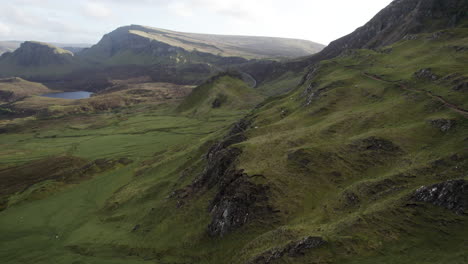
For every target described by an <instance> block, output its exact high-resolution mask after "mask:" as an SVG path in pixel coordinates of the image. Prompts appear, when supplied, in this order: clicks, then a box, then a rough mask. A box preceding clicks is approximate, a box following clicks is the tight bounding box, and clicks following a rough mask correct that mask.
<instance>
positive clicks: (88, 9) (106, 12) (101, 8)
mask: <svg viewBox="0 0 468 264" xmlns="http://www.w3.org/2000/svg"><path fill="white" fill-rule="evenodd" d="M84 13H85V14H86V15H87V16H90V17H94V18H106V17H110V16H111V15H112V10H111V9H110V8H108V7H106V6H105V5H104V4H102V3H99V2H87V3H85V4H84Z"/></svg>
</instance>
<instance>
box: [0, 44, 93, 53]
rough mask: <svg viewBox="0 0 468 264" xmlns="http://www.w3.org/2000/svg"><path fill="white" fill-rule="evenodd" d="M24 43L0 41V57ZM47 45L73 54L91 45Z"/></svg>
mask: <svg viewBox="0 0 468 264" xmlns="http://www.w3.org/2000/svg"><path fill="white" fill-rule="evenodd" d="M23 42H24V41H16V40H11V41H0V55H2V54H3V53H5V52H13V51H15V50H16V49H17V48H19V47H20V46H21V43H23ZM48 44H50V45H53V46H56V47H59V48H62V49H64V50H68V51H71V52H73V53H78V52H80V51H82V50H83V49H85V48H89V47H91V44H72V43H56V42H48Z"/></svg>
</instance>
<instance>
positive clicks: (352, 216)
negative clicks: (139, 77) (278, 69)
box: [0, 28, 468, 264]
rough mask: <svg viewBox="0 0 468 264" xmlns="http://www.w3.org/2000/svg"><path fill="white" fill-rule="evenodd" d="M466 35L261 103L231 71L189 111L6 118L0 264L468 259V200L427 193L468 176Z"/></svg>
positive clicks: (359, 61)
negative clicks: (424, 196)
mask: <svg viewBox="0 0 468 264" xmlns="http://www.w3.org/2000/svg"><path fill="white" fill-rule="evenodd" d="M467 36H468V31H467V29H466V28H454V29H450V30H445V31H440V32H437V33H434V34H421V35H417V36H411V37H408V38H406V39H404V40H402V41H400V42H397V43H395V44H393V45H392V46H388V47H385V48H382V49H380V50H375V51H372V50H352V51H349V52H348V53H346V54H343V55H342V56H340V57H338V58H336V59H332V60H328V61H322V62H321V63H320V64H317V65H312V66H311V67H310V68H308V69H307V76H306V78H303V79H302V80H303V82H302V84H301V85H300V86H297V84H293V83H296V82H295V81H296V80H297V81H298V82H299V81H300V80H301V79H300V78H298V76H295V75H294V76H292V75H291V76H284V84H283V85H280V84H276V87H273V88H274V90H275V91H281V90H283V89H284V90H287V89H289V87H290V86H295V89H293V90H292V91H291V92H289V93H287V94H283V95H279V96H276V97H272V98H269V99H267V100H265V101H264V102H263V103H261V104H260V105H258V106H256V107H255V108H254V105H255V104H256V101H257V99H261V97H257V95H256V91H255V90H253V89H252V88H250V87H249V86H247V85H246V84H245V83H243V82H242V81H241V80H240V79H237V78H235V77H233V76H229V75H222V76H218V77H216V78H213V79H212V80H211V81H209V82H207V83H205V84H203V85H201V86H199V87H197V88H195V89H194V90H193V92H192V93H191V94H190V95H188V96H187V97H186V98H185V99H184V100H181V101H182V102H181V103H180V104H178V105H177V103H178V102H177V101H164V102H165V103H164V102H163V103H159V104H152V103H151V101H150V100H149V101H144V102H142V103H141V104H130V105H122V106H121V107H116V108H109V109H107V108H106V109H104V110H101V109H99V108H94V109H91V111H86V110H83V111H81V112H73V111H71V112H67V111H65V112H62V114H61V115H47V116H42V117H41V116H40V115H37V116H30V117H27V118H16V119H10V118H8V119H3V120H2V124H1V127H0V129H1V132H2V137H0V146H1V148H0V180H1V181H0V195H1V196H0V197H1V205H2V208H3V209H4V210H3V211H1V212H0V233H1V234H2V236H1V237H0V258H1V259H2V261H3V263H51V262H53V263H180V264H182V263H212V264H214V263H235V264H237V263H239V264H241V263H242V264H246V263H249V264H251V263H408V264H410V263H454V264H458V263H464V262H466V259H467V258H468V254H467V252H468V250H467V247H466V237H467V236H468V228H467V227H468V218H467V215H466V207H463V206H466V203H465V200H466V197H465V196H466V189H465V190H464V191H463V190H462V191H460V190H459V189H456V188H452V189H451V190H448V191H447V192H448V194H447V195H448V197H449V198H450V199H452V198H453V197H455V195H459V196H457V197H456V199H455V198H453V199H452V200H451V205H450V204H449V205H447V203H442V202H441V203H439V205H435V204H437V201H438V200H437V199H436V200H435V201H432V203H430V202H422V201H421V200H418V199H416V198H417V197H416V195H415V192H416V191H417V190H419V192H421V190H422V189H420V187H421V186H430V187H429V188H428V190H429V191H430V190H432V192H435V191H437V189H438V188H441V187H432V185H433V184H438V183H442V182H447V181H450V180H457V179H458V180H460V179H461V180H464V181H465V183H466V180H468V178H467V175H466V171H467V169H468V162H467V161H468V159H467V155H468V152H467V149H466V131H468V122H467V110H466V109H467V107H468V106H467V105H466V103H467V101H468V100H467V99H468V98H467V97H468V95H467V90H466V87H467V79H468V75H467V73H466V70H465V69H466V67H467V64H466V62H467V61H468V53H467V47H466V43H467V42H468V39H467ZM293 80H294V82H293ZM265 85H268V84H265ZM282 86H285V87H282ZM286 86H287V87H288V88H286ZM267 88H268V87H267V86H262V87H261V89H265V90H266V89H267ZM284 90H283V91H284ZM117 92H119V93H124V91H117ZM137 93H138V92H137ZM102 96H106V95H105V94H104V95H102ZM254 99H255V100H254ZM102 100H104V99H102ZM215 101H216V103H215ZM19 103H20V102H19ZM19 103H18V104H19ZM23 103H24V102H23ZM213 106H216V107H213ZM48 107H52V108H53V107H54V106H53V105H52V106H48ZM76 107H78V106H76ZM252 108H253V109H252ZM241 117H243V119H242V121H240V122H236V121H238V120H239V119H241ZM233 123H235V125H233ZM51 160H57V161H59V162H60V164H63V166H59V165H57V164H55V165H54V163H53V162H52V161H51ZM38 170H39V171H41V172H44V173H41V174H37V173H34V172H35V171H38ZM10 175H19V177H10ZM465 186H466V185H465ZM434 188H435V189H436V190H433V189H434ZM449 189H450V188H449ZM457 191H458V193H457ZM451 195H453V196H451ZM457 199H458V200H457ZM460 206H461V207H460ZM460 208H461V209H460ZM460 210H462V211H460ZM463 210H465V212H463Z"/></svg>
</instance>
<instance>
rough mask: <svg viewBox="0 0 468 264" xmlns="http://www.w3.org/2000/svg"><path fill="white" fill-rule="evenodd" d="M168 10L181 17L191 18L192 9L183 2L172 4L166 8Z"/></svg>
mask: <svg viewBox="0 0 468 264" xmlns="http://www.w3.org/2000/svg"><path fill="white" fill-rule="evenodd" d="M168 8H169V10H170V11H171V12H173V13H174V14H176V15H178V16H181V17H190V16H193V9H192V8H191V7H190V6H189V5H187V4H186V3H184V2H173V3H171V4H169V6H168Z"/></svg>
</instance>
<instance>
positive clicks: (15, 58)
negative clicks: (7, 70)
mask: <svg viewBox="0 0 468 264" xmlns="http://www.w3.org/2000/svg"><path fill="white" fill-rule="evenodd" d="M72 58H73V53H72V52H70V51H67V50H64V49H61V48H57V47H54V46H52V45H49V44H46V43H41V42H34V41H26V42H24V43H23V44H21V46H20V48H18V49H17V50H16V51H14V52H13V53H6V54H4V55H2V57H0V63H1V62H2V61H3V62H5V61H6V62H8V63H10V64H13V65H18V66H21V67H41V66H49V65H64V64H68V63H70V62H71V60H72Z"/></svg>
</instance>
